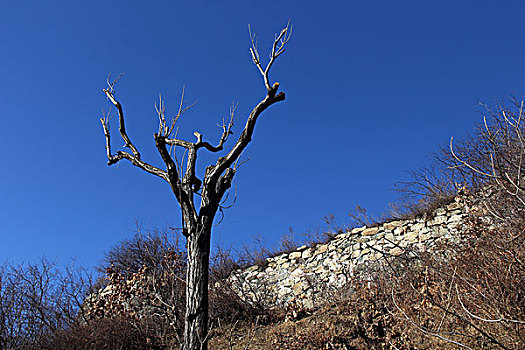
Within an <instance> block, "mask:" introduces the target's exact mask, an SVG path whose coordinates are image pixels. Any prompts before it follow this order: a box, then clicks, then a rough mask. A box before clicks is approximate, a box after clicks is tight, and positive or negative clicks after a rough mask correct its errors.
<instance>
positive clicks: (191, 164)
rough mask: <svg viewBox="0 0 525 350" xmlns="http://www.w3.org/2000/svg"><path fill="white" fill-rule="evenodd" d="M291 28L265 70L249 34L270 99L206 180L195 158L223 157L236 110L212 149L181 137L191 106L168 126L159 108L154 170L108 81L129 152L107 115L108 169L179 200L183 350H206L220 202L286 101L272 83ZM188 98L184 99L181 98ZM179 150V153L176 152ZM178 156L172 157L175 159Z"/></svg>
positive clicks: (278, 37) (257, 108)
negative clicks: (142, 179)
mask: <svg viewBox="0 0 525 350" xmlns="http://www.w3.org/2000/svg"><path fill="white" fill-rule="evenodd" d="M290 35H291V27H290V25H288V26H286V27H285V28H284V29H283V30H282V31H281V32H280V33H279V34H278V35H276V36H275V40H274V42H273V45H272V48H271V52H270V58H269V61H268V64H267V65H266V67H265V68H264V67H263V66H262V63H261V61H260V57H259V52H258V50H257V41H256V38H255V35H252V33H251V32H250V39H251V42H252V46H251V48H250V53H251V56H252V60H253V63H254V64H255V66H256V67H257V68H258V69H259V71H260V73H261V75H262V77H263V80H264V85H265V87H266V96H265V97H264V98H263V99H262V100H261V101H260V102H259V103H258V104H257V105H256V106H255V107H254V108H253V109H252V111H251V113H250V115H249V117H248V120H247V122H246V125H245V127H244V130H243V131H242V133H241V135H240V136H239V138H238V140H237V142H236V143H235V145H233V147H232V148H231V149H230V150H229V152H228V153H226V154H225V155H224V156H221V157H219V158H218V159H217V161H216V163H215V164H211V165H209V166H207V167H206V171H205V173H204V176H203V177H202V179H199V178H198V176H197V174H196V173H195V166H196V163H197V154H198V152H199V151H200V150H202V149H205V150H207V151H209V152H213V153H219V152H222V151H223V150H224V145H225V143H226V141H227V140H228V138H229V137H230V135H232V134H233V132H232V127H233V123H234V120H235V116H234V114H235V113H234V112H235V108H234V107H233V108H232V109H231V111H230V118H229V122H227V123H226V122H224V123H223V124H222V125H221V128H222V136H221V138H220V140H219V143H218V144H217V145H216V146H214V145H212V144H210V143H209V142H206V141H204V140H203V136H202V135H201V134H200V133H198V132H195V133H194V135H195V137H196V138H197V140H196V141H194V142H190V141H186V140H182V139H179V138H177V135H176V128H175V126H176V124H177V121H178V119H179V118H180V116H181V115H182V114H183V113H184V111H185V110H186V109H187V108H184V106H183V98H182V99H181V103H180V107H179V110H178V113H177V114H176V115H175V117H173V119H172V120H171V121H170V122H168V121H167V120H166V117H165V113H164V105H163V103H162V100H161V103H160V105H159V106H156V107H157V108H156V110H157V113H158V116H159V130H158V132H156V133H154V134H153V137H154V139H155V145H156V148H157V150H158V152H159V153H160V156H161V158H162V160H163V161H164V164H165V168H164V167H163V168H160V167H156V166H154V165H151V164H149V163H147V162H146V161H144V160H143V159H142V157H141V155H140V152H139V151H138V149H137V147H136V146H135V145H134V144H133V142H132V141H131V139H130V138H129V136H128V134H127V132H126V127H125V122H124V111H123V108H122V105H121V104H120V102H119V101H118V99H117V98H116V97H115V84H116V82H117V81H118V78H117V79H116V80H115V81H113V82H109V79H108V87H107V88H106V89H104V90H103V91H104V93H105V95H106V96H107V98H108V99H109V101H110V102H111V103H112V104H113V106H114V107H115V108H116V109H117V112H118V120H119V131H120V136H121V137H122V139H123V141H124V147H126V148H128V149H129V151H130V152H129V151H117V152H116V153H113V152H112V151H111V142H110V131H109V118H108V116H107V115H105V116H104V117H103V118H101V122H102V127H103V129H104V135H105V137H106V150H107V157H108V165H113V164H117V163H118V162H120V161H121V160H127V161H129V162H130V163H131V164H133V165H134V166H137V167H139V168H140V169H142V170H144V171H146V172H148V173H150V174H153V175H155V176H158V177H160V178H161V179H163V180H164V181H166V182H167V183H168V184H169V185H170V187H171V190H172V192H173V194H174V195H175V198H176V199H177V201H178V203H179V206H180V209H181V214H182V215H181V217H182V233H183V235H184V236H185V237H186V239H187V242H186V247H187V256H188V268H187V275H186V315H185V330H184V349H185V350H189V349H206V348H207V337H208V267H209V255H210V238H211V230H212V225H213V221H214V218H215V215H216V213H217V211H218V210H219V209H220V205H221V200H222V199H223V197H224V195H225V193H226V192H227V191H228V189H229V188H230V187H231V185H232V180H233V177H234V176H235V173H236V170H237V164H238V160H239V157H240V156H241V154H242V152H243V151H244V149H245V148H246V147H247V146H248V144H249V143H250V141H251V139H252V135H253V131H254V128H255V124H256V122H257V119H258V118H259V116H260V115H261V113H262V112H264V111H265V110H266V109H267V108H268V107H270V106H271V105H273V104H275V103H277V102H280V101H283V100H284V99H285V94H284V92H278V89H279V83H278V82H275V83H273V84H271V83H270V78H269V73H270V69H271V67H272V65H273V64H274V62H275V60H276V59H277V57H279V56H280V55H281V54H282V53H283V52H284V51H285V45H286V43H287V42H288V40H289V39H290ZM183 97H184V95H183ZM169 147H174V148H175V149H176V148H177V147H182V148H183V149H184V151H185V154H186V157H185V162H184V159H183V161H181V162H179V161H178V160H177V157H176V156H173V157H172V154H171V153H170V151H168V148H169ZM175 151H176V150H175ZM175 154H176V153H173V155H175ZM196 196H200V206H199V207H197V206H196V204H195V202H196Z"/></svg>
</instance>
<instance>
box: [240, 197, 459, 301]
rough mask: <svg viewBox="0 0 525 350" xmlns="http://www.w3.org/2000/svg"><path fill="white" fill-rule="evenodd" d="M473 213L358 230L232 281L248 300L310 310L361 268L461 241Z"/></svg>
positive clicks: (448, 212) (454, 206) (455, 206)
mask: <svg viewBox="0 0 525 350" xmlns="http://www.w3.org/2000/svg"><path fill="white" fill-rule="evenodd" d="M466 215H467V209H466V207H465V206H464V205H462V204H461V203H460V202H459V198H458V200H457V201H455V202H452V203H450V204H448V205H446V206H444V207H442V208H438V209H436V210H435V211H434V212H432V213H430V214H426V215H422V216H420V217H416V218H414V219H409V220H402V221H392V222H386V223H383V224H381V225H378V226H374V227H361V228H355V229H353V230H351V231H349V232H346V233H342V234H339V235H337V236H335V237H334V238H333V239H332V240H330V241H329V242H328V243H325V244H317V245H315V246H312V247H307V246H302V247H300V248H298V249H297V250H295V251H292V252H288V253H283V254H280V255H277V256H274V257H271V258H268V259H266V263H265V264H264V265H262V266H259V265H254V266H251V267H248V268H246V269H242V270H237V271H235V272H234V273H233V274H232V275H231V277H230V282H231V284H232V288H233V289H234V291H235V292H236V293H237V294H238V295H240V296H241V297H242V298H243V299H245V300H247V301H251V302H259V303H262V304H263V305H265V306H270V307H279V306H283V305H285V304H287V303H289V302H290V301H292V300H294V301H300V303H301V304H302V305H303V306H305V307H307V308H308V307H312V306H315V305H316V304H317V303H318V302H320V301H321V300H322V299H323V292H324V291H326V287H338V286H342V285H344V284H345V282H347V280H348V279H349V277H350V278H351V277H352V276H354V275H355V274H356V271H358V270H359V269H360V268H363V267H364V266H366V265H367V264H370V263H377V262H379V263H381V262H382V261H385V259H390V258H395V257H398V256H400V255H402V254H404V253H405V252H407V251H414V252H417V251H426V250H431V249H432V247H433V246H435V245H436V243H437V242H438V241H439V240H444V239H446V240H450V239H455V237H457V233H458V230H459V229H460V224H461V222H462V221H463V219H464V218H465V216H466Z"/></svg>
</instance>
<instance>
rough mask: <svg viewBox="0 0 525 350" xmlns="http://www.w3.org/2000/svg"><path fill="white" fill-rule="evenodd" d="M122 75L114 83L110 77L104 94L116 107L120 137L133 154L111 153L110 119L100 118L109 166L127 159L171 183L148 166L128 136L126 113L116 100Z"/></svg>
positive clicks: (163, 174)
mask: <svg viewBox="0 0 525 350" xmlns="http://www.w3.org/2000/svg"><path fill="white" fill-rule="evenodd" d="M121 76H122V75H119V76H118V77H117V78H116V79H115V80H114V81H113V82H111V83H110V82H109V77H108V88H107V89H103V91H104V94H105V95H106V97H107V98H108V99H109V101H110V102H111V103H112V104H113V106H115V108H116V109H117V111H118V118H119V132H120V136H121V137H122V139H123V140H124V147H127V148H129V149H130V150H131V152H132V154H130V153H128V152H124V151H117V153H116V154H112V152H111V134H110V131H109V117H108V116H107V115H106V116H103V117H102V118H100V122H101V123H102V128H103V130H104V136H105V138H106V154H107V157H108V165H113V164H116V163H118V162H119V161H121V160H122V159H127V160H128V161H130V162H131V164H133V165H135V166H137V167H139V168H141V169H142V170H144V171H147V172H148V173H150V174H153V175H156V176H159V177H161V178H163V179H164V180H166V181H169V179H168V174H167V173H166V172H165V171H164V170H162V169H159V168H157V167H155V166H153V165H151V164H148V163H146V162H144V161H143V160H142V159H141V157H140V153H139V151H138V149H137V148H136V147H135V145H134V144H133V143H132V142H131V140H130V138H129V137H128V134H127V132H126V125H125V122H124V112H123V110H122V105H121V104H120V102H119V101H118V100H117V99H116V98H115V95H114V93H115V84H116V83H117V81H118V80H119V79H120V78H121Z"/></svg>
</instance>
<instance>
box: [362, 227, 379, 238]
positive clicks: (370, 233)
mask: <svg viewBox="0 0 525 350" xmlns="http://www.w3.org/2000/svg"><path fill="white" fill-rule="evenodd" d="M378 231H379V227H370V228H367V229H365V230H363V232H361V235H363V236H373V235H375V234H376V233H377V232H378Z"/></svg>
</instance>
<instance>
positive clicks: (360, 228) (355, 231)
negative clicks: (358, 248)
mask: <svg viewBox="0 0 525 350" xmlns="http://www.w3.org/2000/svg"><path fill="white" fill-rule="evenodd" d="M364 229H366V226H363V227H357V228H354V229H353V230H352V231H351V233H352V234H353V235H355V234H356V233H359V232H361V231H363V230H364Z"/></svg>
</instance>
